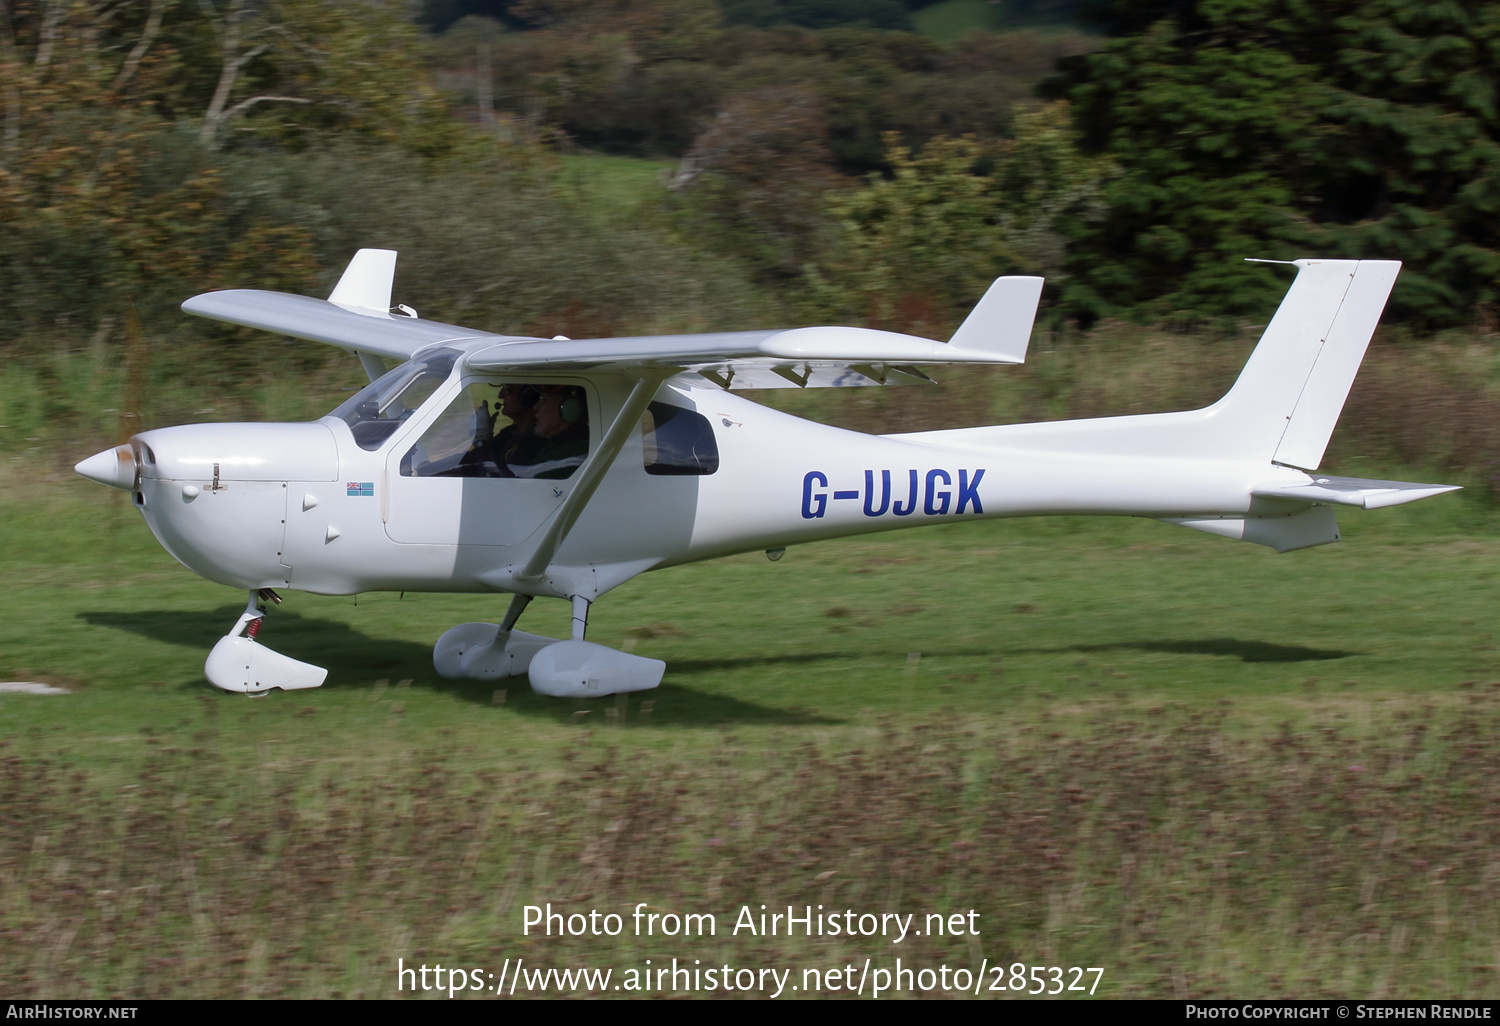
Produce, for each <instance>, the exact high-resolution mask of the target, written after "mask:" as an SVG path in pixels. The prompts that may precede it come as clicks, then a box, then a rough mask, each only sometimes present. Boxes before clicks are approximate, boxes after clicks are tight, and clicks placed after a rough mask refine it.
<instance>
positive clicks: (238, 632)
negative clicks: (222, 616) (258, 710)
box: [203, 588, 328, 698]
mask: <svg viewBox="0 0 1500 1026" xmlns="http://www.w3.org/2000/svg"><path fill="white" fill-rule="evenodd" d="M266 602H270V603H280V602H281V596H279V595H277V594H276V593H275V592H274V591H272V590H271V589H270V588H261V589H258V590H255V591H251V592H250V599H249V601H248V602H247V603H246V604H245V611H244V612H243V613H241V614H240V618H239V619H238V620H237V621H235V625H234V627H233V629H232V630H230V632H229V633H228V634H226V635H225V636H224V637H222V638H220V639H219V642H218V644H216V645H215V646H214V648H213V651H212V652H210V653H209V654H208V661H207V662H205V663H204V664H203V672H204V675H205V676H207V677H208V682H209V683H210V684H212V685H213V686H214V687H216V688H221V689H223V690H225V691H235V692H238V693H239V694H242V695H249V696H251V697H253V698H263V697H265V696H266V695H267V694H269V693H270V691H271V690H272V689H273V688H280V689H281V690H283V691H295V690H298V689H300V688H315V687H318V686H319V685H320V684H322V683H323V681H324V680H326V679H327V678H328V671H327V670H325V669H323V668H322V667H321V666H313V665H312V664H311V663H304V662H300V661H299V660H296V659H293V658H291V657H290V656H284V655H282V654H281V653H280V652H276V651H273V650H272V649H269V648H267V647H266V646H265V645H263V644H261V643H260V640H259V635H260V632H261V628H262V627H263V626H264V625H265V619H266V605H265V603H266Z"/></svg>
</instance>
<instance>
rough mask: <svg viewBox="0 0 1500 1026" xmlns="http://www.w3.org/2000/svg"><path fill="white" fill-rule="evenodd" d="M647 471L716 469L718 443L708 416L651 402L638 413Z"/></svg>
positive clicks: (665, 473)
mask: <svg viewBox="0 0 1500 1026" xmlns="http://www.w3.org/2000/svg"><path fill="white" fill-rule="evenodd" d="M641 443H642V447H643V450H644V453H645V462H646V473H648V474H652V475H655V476H658V477H666V476H673V477H675V476H683V475H694V474H696V475H706V474H712V473H713V472H714V471H716V470H718V469H719V443H718V441H717V440H716V439H715V438H714V429H713V425H711V424H710V423H709V422H708V418H706V417H704V416H703V415H702V414H700V413H694V412H693V411H692V410H685V409H683V408H682V407H681V406H671V405H668V404H667V403H652V404H651V405H649V406H647V407H646V412H645V413H644V414H643V415H642V416H641Z"/></svg>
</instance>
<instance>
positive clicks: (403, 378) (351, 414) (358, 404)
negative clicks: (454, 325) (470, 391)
mask: <svg viewBox="0 0 1500 1026" xmlns="http://www.w3.org/2000/svg"><path fill="white" fill-rule="evenodd" d="M457 359H458V350H457V349H435V350H433V351H432V352H430V353H427V354H426V355H424V356H421V357H419V358H417V359H415V360H411V361H408V362H407V363H403V364H401V365H400V366H399V367H396V368H395V369H394V370H391V371H388V372H387V373H385V374H383V375H381V376H380V377H378V378H376V379H375V380H374V381H372V382H370V384H369V385H367V386H365V387H364V388H362V389H360V390H359V391H358V392H356V393H355V394H354V395H353V396H351V397H350V398H348V399H346V400H345V401H344V403H343V404H342V405H340V406H339V408H338V409H336V410H334V411H333V413H332V414H331V416H334V417H338V418H340V419H342V420H343V421H344V423H345V424H348V425H349V430H350V431H351V432H353V433H354V440H355V441H356V442H358V443H359V447H360V448H361V449H369V450H371V451H374V450H375V449H378V448H380V446H381V444H382V443H383V442H384V441H385V440H386V439H387V438H389V437H391V435H392V433H394V432H395V430H396V428H397V427H399V426H400V425H401V423H402V422H403V421H405V420H406V418H407V417H410V416H411V415H412V414H413V413H415V412H416V410H417V407H419V406H421V405H422V404H423V403H424V402H426V401H427V397H428V396H430V395H432V393H433V392H435V391H436V390H437V388H438V386H439V385H441V384H442V383H443V382H444V381H447V380H448V374H449V373H450V372H451V371H452V370H453V361H454V360H457Z"/></svg>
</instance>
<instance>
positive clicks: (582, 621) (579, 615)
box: [573, 595, 589, 641]
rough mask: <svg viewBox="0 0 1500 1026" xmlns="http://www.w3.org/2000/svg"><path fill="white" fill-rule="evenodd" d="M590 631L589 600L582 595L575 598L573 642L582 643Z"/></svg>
mask: <svg viewBox="0 0 1500 1026" xmlns="http://www.w3.org/2000/svg"><path fill="white" fill-rule="evenodd" d="M588 629H589V600H588V599H586V598H584V597H583V596H582V595H574V596H573V640H574V641H582V640H583V635H584V633H585V632H586V631H587V630H588Z"/></svg>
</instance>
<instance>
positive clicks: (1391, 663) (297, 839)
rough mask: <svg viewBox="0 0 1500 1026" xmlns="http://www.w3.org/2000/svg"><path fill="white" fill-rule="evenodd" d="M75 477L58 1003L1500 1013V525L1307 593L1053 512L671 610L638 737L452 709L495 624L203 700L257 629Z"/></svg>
mask: <svg viewBox="0 0 1500 1026" xmlns="http://www.w3.org/2000/svg"><path fill="white" fill-rule="evenodd" d="M42 467H43V462H42V460H41V458H40V457H39V456H32V457H28V458H27V459H24V460H22V461H21V462H19V463H12V464H11V465H10V467H9V469H8V470H7V471H6V478H5V480H6V483H7V484H8V487H7V488H5V489H4V490H3V492H0V516H3V518H4V523H5V525H6V528H5V530H6V540H7V543H8V544H7V545H6V547H5V550H4V555H3V556H0V560H3V566H0V569H3V573H4V579H5V581H6V584H7V587H6V590H5V591H4V592H3V593H0V680H44V681H50V682H54V683H58V684H61V685H63V686H65V687H68V688H70V689H71V693H70V694H67V695H63V696H55V697H43V696H26V695H0V759H3V760H4V765H5V772H6V774H7V782H8V784H9V789H8V792H7V794H8V797H7V802H6V809H5V815H4V816H0V964H3V965H6V966H7V967H8V972H9V980H10V982H11V987H10V988H9V990H10V992H11V993H13V994H15V995H17V996H40V995H46V996H107V995H110V994H117V995H122V996H137V997H149V996H162V997H167V996H173V997H194V996H198V997H220V996H253V995H266V996H270V995H282V996H305V997H315V996H332V995H346V996H349V995H359V996H368V997H389V996H394V995H395V994H396V991H395V981H394V971H393V967H394V963H395V959H396V958H398V957H399V958H403V959H406V960H407V962H413V961H415V962H418V963H422V962H426V963H428V964H433V963H437V962H442V963H444V964H447V965H463V966H465V967H470V968H481V969H484V970H487V971H496V972H497V971H498V970H499V969H500V967H501V965H502V964H503V963H504V960H505V959H506V958H515V957H524V958H526V959H528V960H529V962H528V964H529V965H534V966H536V967H546V966H559V967H567V966H581V965H586V966H591V967H599V968H607V967H614V968H615V969H616V970H623V969H624V968H627V967H630V966H635V967H639V966H641V965H642V964H643V960H644V959H646V958H652V959H653V960H656V961H657V962H658V964H659V962H660V960H664V959H665V960H670V958H672V957H677V958H679V959H685V960H691V959H694V958H698V959H702V960H705V964H708V963H710V962H711V963H714V964H723V963H729V964H731V965H734V966H736V967H739V966H746V965H753V966H775V967H778V968H793V969H795V970H797V971H798V972H800V971H801V970H802V969H804V968H809V967H820V968H824V969H828V968H834V967H836V966H842V965H843V964H846V963H848V962H850V961H854V962H856V963H862V962H863V959H864V958H866V957H869V958H871V959H872V960H874V964H875V965H876V966H877V967H879V966H881V965H885V966H887V967H890V966H892V965H893V959H894V957H896V956H900V957H902V958H903V959H904V964H906V965H908V966H910V965H913V964H915V965H918V966H936V965H939V964H948V965H950V966H967V967H969V968H970V969H971V970H972V969H974V968H976V967H977V966H978V965H979V963H980V962H981V961H983V960H986V959H987V960H989V962H990V963H991V964H1002V965H1007V966H1008V965H1009V964H1010V963H1011V962H1013V961H1025V962H1027V963H1028V964H1043V963H1045V964H1047V965H1060V966H1064V967H1066V966H1072V965H1080V966H1084V965H1086V966H1102V967H1104V968H1105V969H1106V974H1105V979H1104V984H1103V985H1102V986H1101V988H1100V990H1099V993H1100V994H1101V995H1104V996H1113V997H1120V996H1132V995H1146V996H1166V997H1174V996H1176V997H1181V996H1196V997H1210V996H1276V995H1280V996H1316V995H1330V996H1333V995H1339V996H1365V997H1376V996H1433V997H1439V996H1479V995H1494V994H1495V992H1496V990H1497V987H1496V982H1495V979H1494V972H1493V971H1492V970H1489V969H1484V968H1482V967H1485V966H1490V965H1492V964H1493V962H1494V958H1493V941H1492V938H1493V936H1494V935H1495V931H1496V927H1497V926H1500V880H1497V878H1496V877H1495V874H1494V873H1493V872H1492V863H1493V852H1494V850H1496V847H1497V846H1500V816H1497V814H1496V812H1495V810H1496V809H1497V808H1500V783H1497V782H1500V751H1497V750H1496V749H1495V747H1494V745H1493V737H1494V735H1495V733H1496V732H1497V731H1500V702H1497V692H1496V690H1495V685H1496V683H1497V682H1500V670H1497V666H1496V649H1495V647H1494V644H1495V639H1494V624H1495V623H1496V622H1500V594H1497V590H1496V587H1495V583H1496V580H1497V579H1500V578H1497V574H1500V543H1497V542H1496V541H1495V538H1496V532H1495V528H1496V526H1497V520H1500V516H1497V513H1496V511H1495V510H1494V508H1493V507H1491V506H1487V505H1485V504H1484V503H1482V502H1481V501H1479V500H1478V499H1476V498H1475V497H1474V494H1473V493H1459V494H1457V495H1449V496H1443V497H1439V498H1436V499H1432V500H1428V501H1425V502H1421V503H1417V504H1414V505H1412V506H1408V507H1398V508H1394V509H1389V510H1382V511H1376V512H1370V513H1360V512H1355V511H1349V512H1346V513H1341V515H1340V520H1341V525H1342V527H1343V529H1344V535H1345V541H1344V542H1342V543H1340V544H1338V545H1333V546H1327V547H1323V548H1319V549H1313V550H1308V551H1304V552H1299V553H1291V554H1287V555H1282V556H1278V555H1276V554H1275V553H1273V552H1271V551H1269V550H1266V549H1262V548H1258V547H1254V546H1248V545H1242V544H1237V543H1233V542H1229V541H1226V540H1223V539H1216V538H1212V537H1209V536H1206V535H1200V534H1197V533H1195V532H1189V531H1185V530H1182V529H1177V528H1172V527H1168V526H1166V525H1163V524H1158V523H1152V522H1146V521H1136V520H1118V519H1103V518H1101V519H1086V518H1048V519H1036V520H1019V521H998V522H990V523H984V524H969V525H950V526H945V527H939V528H929V529H922V530H913V531H905V532H895V533H892V534H888V535H879V536H871V537H864V538H859V539H852V540H847V541H842V542H830V543H824V544H819V545H810V546H803V547H795V548H793V549H791V550H790V551H789V552H788V553H787V555H786V557H785V558H784V559H783V560H781V561H780V562H778V563H770V562H768V561H767V560H766V559H765V558H764V557H763V556H761V555H746V556H739V557H733V558H730V559H724V560H719V561H715V562H710V563H704V564H699V565H695V566H687V567H679V568H674V569H670V570H666V571H662V572H659V573H653V574H648V575H645V576H643V577H641V578H638V579H637V580H635V581H632V582H630V583H629V584H627V585H625V586H624V587H622V588H620V589H618V590H617V591H615V592H613V593H611V594H610V595H608V596H606V597H605V598H604V599H603V600H602V601H600V602H599V603H598V604H597V605H596V607H595V609H594V611H593V616H592V622H591V628H590V637H591V638H592V639H593V640H596V641H599V642H602V643H604V644H609V645H621V646H627V647H631V648H632V649H633V651H635V652H637V653H639V654H642V655H649V656H653V657H657V658H661V659H664V660H666V661H667V664H668V670H667V675H666V678H665V680H664V681H663V683H662V685H661V687H660V688H658V689H656V690H655V691H652V692H648V693H643V694H638V695H631V696H626V697H622V698H618V699H605V700H601V701H597V702H583V701H560V700H552V699H546V698H542V697H540V696H537V695H535V694H533V693H532V692H531V691H530V689H529V687H528V685H527V684H526V682H525V680H524V679H521V680H513V681H505V682H500V686H498V687H497V686H496V684H494V683H484V684H479V683H454V682H447V681H441V680H439V679H437V678H436V677H435V676H434V674H433V673H432V669H431V661H430V652H431V646H432V643H433V642H434V640H435V639H436V638H437V636H438V635H439V634H440V633H441V632H442V631H443V630H445V629H446V628H447V627H449V626H451V625H453V624H455V623H459V622H462V621H466V620H475V619H489V620H494V619H496V618H498V616H499V615H500V614H501V612H502V609H503V606H504V600H503V599H502V598H500V597H498V596H497V597H494V598H489V599H486V598H482V597H475V596H438V595H408V596H406V597H405V598H402V597H400V596H397V595H385V594H379V595H366V596H361V597H360V598H359V599H358V600H355V599H352V598H325V597H318V596H308V595H302V594H298V593H292V594H290V595H289V596H288V600H287V602H286V604H285V605H284V606H283V607H281V608H279V609H277V610H276V611H274V612H273V613H272V614H271V617H270V620H269V622H268V626H267V627H266V629H265V631H264V633H263V634H262V639H263V640H264V641H266V642H267V643H269V644H271V645H272V646H274V647H275V648H277V649H278V650H279V651H283V652H285V653H287V654H289V655H292V656H294V657H297V658H302V659H306V660H309V661H313V662H316V663H318V664H320V665H324V666H328V667H330V669H331V673H330V676H329V679H328V682H327V684H326V685H325V686H324V687H322V688H320V689H317V690H314V691H310V692H300V693H291V694H272V695H271V696H270V697H269V698H267V699H265V700H262V701H251V700H247V699H245V698H242V697H240V696H236V695H229V694H224V693H220V692H217V691H215V690H214V689H213V688H211V687H210V686H209V685H208V684H207V683H206V682H205V681H204V679H203V676H202V665H203V659H204V656H205V655H206V653H207V651H208V649H209V647H210V646H211V645H212V644H213V642H214V640H215V639H216V638H217V637H218V636H219V635H221V634H222V633H223V632H224V631H225V630H227V629H228V628H229V626H230V625H231V624H232V623H233V622H234V618H235V617H236V616H237V615H238V612H239V610H240V608H241V607H242V604H243V598H242V596H241V595H239V594H238V593H236V592H234V591H232V590H230V589H226V588H222V587H219V586H215V585H211V584H208V583H205V582H203V581H201V580H199V579H197V578H196V577H194V576H193V575H192V574H190V573H189V572H188V571H186V570H184V569H183V568H181V567H179V566H177V565H176V564H175V563H174V562H173V561H172V560H171V558H170V557H169V556H167V555H166V553H164V552H163V551H162V550H161V549H160V548H159V547H158V546H157V545H156V543H155V542H154V540H153V539H152V538H151V537H150V535H149V532H147V530H146V528H145V526H144V524H143V523H142V522H141V521H140V518H139V516H138V515H137V514H136V513H135V512H134V510H132V509H131V508H130V507H129V505H128V502H127V501H126V500H125V496H124V495H123V493H117V492H112V491H108V490H106V489H103V488H100V487H98V486H96V485H92V484H89V483H87V482H84V481H82V480H78V479H69V478H59V479H57V480H53V481H47V480H41V481H36V480H28V475H41V476H45V474H44V472H43V470H42ZM1371 472H1372V473H1373V472H1374V471H1371ZM1413 476H1420V475H1413ZM567 616H568V612H567V610H566V608H565V606H564V605H563V604H562V603H560V602H549V601H539V602H537V603H535V604H534V605H533V608H532V609H531V610H529V611H528V613H527V615H526V618H525V620H523V621H522V626H523V627H524V628H526V629H529V630H532V631H536V632H538V633H543V634H551V635H552V636H558V635H561V634H563V633H564V632H566V630H567V626H566V623H567ZM548 901H551V902H553V903H554V904H557V905H559V906H562V907H565V908H567V909H568V910H570V911H584V912H586V911H587V910H588V909H590V908H598V909H600V910H601V911H623V912H628V911H629V909H631V908H633V907H634V905H635V903H636V902H639V901H647V902H650V903H651V904H652V905H653V906H655V907H657V908H660V909H675V910H678V911H694V912H697V911H710V912H714V913H715V914H717V915H718V916H719V917H720V923H721V928H727V927H728V926H729V924H730V923H731V922H732V921H733V918H734V915H735V914H736V913H737V911H738V909H739V907H740V905H741V903H750V904H752V906H756V907H758V905H759V904H761V903H765V904H768V905H771V906H778V905H785V904H788V903H791V904H796V905H798V906H799V907H800V906H801V905H803V904H812V905H817V904H820V903H821V904H826V905H827V906H828V907H830V908H840V909H842V908H852V909H855V910H856V911H866V910H867V911H871V912H900V913H913V914H917V915H919V916H921V915H925V914H926V913H928V912H949V913H951V912H954V911H963V910H966V909H970V908H972V909H975V910H976V911H978V912H979V913H980V914H981V916H982V918H981V923H982V931H981V935H980V936H979V937H969V938H937V937H925V938H922V939H920V940H916V939H913V940H911V941H908V942H907V943H906V944H905V945H904V946H903V947H901V948H900V949H897V948H894V947H893V946H891V945H889V944H888V943H884V942H876V941H864V940H858V939H856V940H849V939H844V938H841V939H838V940H836V941H835V940H832V939H828V938H823V939H817V938H812V939H809V938H800V937H799V938H794V939H790V940H788V939H787V938H784V937H778V938H750V937H745V936H739V937H735V936H723V935H722V934H721V935H720V936H718V937H716V938H713V939H705V940H702V941H693V942H691V943H690V942H686V941H682V940H680V939H679V940H674V941H664V940H661V939H660V938H656V939H651V938H635V937H630V936H622V937H619V938H588V937H584V938H558V937H553V938H550V939H549V938H545V937H542V938H539V937H536V936H523V935H522V933H521V925H520V924H521V910H522V908H523V907H524V906H526V905H533V904H543V903H545V902H548ZM1476 966H1479V967H1481V968H1480V969H1475V968H1474V967H1476ZM1007 993H1008V992H1007ZM985 994H986V996H999V995H998V994H991V993H990V992H989V991H985Z"/></svg>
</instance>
